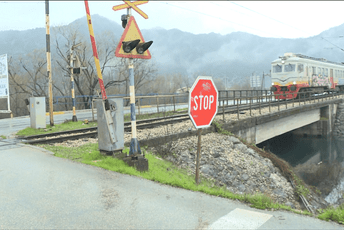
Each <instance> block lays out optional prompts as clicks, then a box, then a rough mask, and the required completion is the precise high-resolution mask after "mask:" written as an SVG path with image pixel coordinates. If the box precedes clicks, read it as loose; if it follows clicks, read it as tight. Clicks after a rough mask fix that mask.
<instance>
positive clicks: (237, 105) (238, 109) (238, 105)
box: [237, 101, 240, 120]
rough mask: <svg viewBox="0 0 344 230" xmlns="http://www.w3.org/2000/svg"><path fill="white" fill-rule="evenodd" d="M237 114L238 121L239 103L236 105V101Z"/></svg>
mask: <svg viewBox="0 0 344 230" xmlns="http://www.w3.org/2000/svg"><path fill="white" fill-rule="evenodd" d="M237 114H238V120H239V119H240V118H239V103H238V101H237Z"/></svg>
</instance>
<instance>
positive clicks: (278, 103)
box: [277, 98, 281, 111]
mask: <svg viewBox="0 0 344 230" xmlns="http://www.w3.org/2000/svg"><path fill="white" fill-rule="evenodd" d="M280 100H281V99H279V98H278V101H277V105H278V111H280Z"/></svg>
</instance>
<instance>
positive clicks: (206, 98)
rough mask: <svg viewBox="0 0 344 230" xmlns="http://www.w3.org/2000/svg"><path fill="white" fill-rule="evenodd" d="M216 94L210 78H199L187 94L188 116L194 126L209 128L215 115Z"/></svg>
mask: <svg viewBox="0 0 344 230" xmlns="http://www.w3.org/2000/svg"><path fill="white" fill-rule="evenodd" d="M217 106H218V92H217V89H216V86H215V84H214V82H213V79H212V77H208V76H199V77H197V79H196V81H195V82H194V84H193V85H192V87H191V89H190V92H189V116H190V119H191V121H192V123H193V124H194V126H195V127H196V128H197V129H199V128H205V127H209V126H210V125H211V122H212V121H213V119H214V118H215V116H216V114H217Z"/></svg>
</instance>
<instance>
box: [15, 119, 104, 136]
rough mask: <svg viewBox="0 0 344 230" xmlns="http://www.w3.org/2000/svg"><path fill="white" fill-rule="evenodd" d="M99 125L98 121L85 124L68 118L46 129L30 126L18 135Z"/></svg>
mask: <svg viewBox="0 0 344 230" xmlns="http://www.w3.org/2000/svg"><path fill="white" fill-rule="evenodd" d="M97 125H98V124H97V122H88V124H85V123H84V122H83V121H77V122H72V121H70V120H66V121H65V122H63V123H62V124H58V125H55V126H50V125H47V127H46V128H45V129H33V128H31V127H28V128H25V129H23V130H20V131H19V132H17V135H18V136H31V135H38V134H45V133H52V132H62V131H67V130H74V129H83V128H89V127H97Z"/></svg>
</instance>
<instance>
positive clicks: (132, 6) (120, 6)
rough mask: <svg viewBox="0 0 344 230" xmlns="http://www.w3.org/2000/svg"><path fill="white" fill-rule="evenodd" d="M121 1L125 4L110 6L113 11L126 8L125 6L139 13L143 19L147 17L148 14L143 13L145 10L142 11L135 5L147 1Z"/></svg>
mask: <svg viewBox="0 0 344 230" xmlns="http://www.w3.org/2000/svg"><path fill="white" fill-rule="evenodd" d="M123 2H124V3H125V4H122V5H118V6H114V7H112V9H113V10H114V11H117V10H122V9H126V8H133V9H134V10H135V11H136V12H137V13H139V14H140V15H141V16H142V17H144V18H145V19H148V15H147V14H145V12H143V11H142V10H140V9H139V8H138V7H137V5H141V4H145V3H148V1H136V2H131V1H124V0H123Z"/></svg>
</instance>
